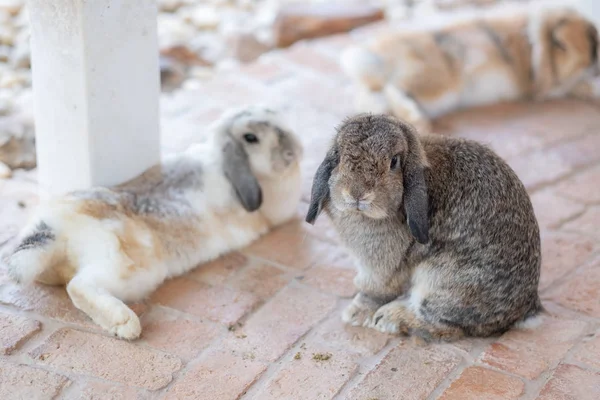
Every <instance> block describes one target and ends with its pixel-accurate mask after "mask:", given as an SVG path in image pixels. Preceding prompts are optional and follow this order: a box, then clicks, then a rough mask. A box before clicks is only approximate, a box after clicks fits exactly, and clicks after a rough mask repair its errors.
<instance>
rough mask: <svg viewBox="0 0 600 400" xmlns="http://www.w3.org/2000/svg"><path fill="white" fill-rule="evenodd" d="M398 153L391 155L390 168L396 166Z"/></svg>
mask: <svg viewBox="0 0 600 400" xmlns="http://www.w3.org/2000/svg"><path fill="white" fill-rule="evenodd" d="M398 159H399V157H398V155H395V156H394V157H392V161H391V162H390V169H395V168H396V167H397V166H398Z"/></svg>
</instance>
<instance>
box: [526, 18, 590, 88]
mask: <svg viewBox="0 0 600 400" xmlns="http://www.w3.org/2000/svg"><path fill="white" fill-rule="evenodd" d="M592 33H595V28H594V27H593V25H591V24H590V23H589V22H588V21H586V20H585V19H584V18H582V17H581V16H580V15H578V14H576V13H573V12H569V11H557V12H552V13H548V14H547V15H546V16H545V18H544V20H543V21H541V24H540V26H539V30H538V31H537V32H534V35H535V37H533V38H532V39H533V40H535V42H536V43H537V46H540V49H541V52H540V62H539V67H538V69H537V70H536V91H537V92H538V93H540V94H545V93H546V92H548V91H549V90H551V89H552V88H553V87H555V86H556V84H557V83H562V82H564V81H567V80H568V79H570V78H573V77H575V76H577V74H580V73H581V72H583V71H584V70H585V69H586V68H588V67H589V66H591V64H592V59H591V46H592V43H593V42H592V37H591V34H592ZM561 46H564V47H565V48H566V49H567V50H566V51H565V50H563V49H561V48H560V47H561Z"/></svg>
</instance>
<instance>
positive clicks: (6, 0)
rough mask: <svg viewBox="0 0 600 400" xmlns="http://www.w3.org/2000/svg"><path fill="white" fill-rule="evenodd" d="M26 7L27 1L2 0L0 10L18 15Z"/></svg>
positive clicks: (0, 0)
mask: <svg viewBox="0 0 600 400" xmlns="http://www.w3.org/2000/svg"><path fill="white" fill-rule="evenodd" d="M23 5H25V0H0V10H3V11H6V12H8V13H9V14H11V15H17V14H18V13H19V11H21V8H23Z"/></svg>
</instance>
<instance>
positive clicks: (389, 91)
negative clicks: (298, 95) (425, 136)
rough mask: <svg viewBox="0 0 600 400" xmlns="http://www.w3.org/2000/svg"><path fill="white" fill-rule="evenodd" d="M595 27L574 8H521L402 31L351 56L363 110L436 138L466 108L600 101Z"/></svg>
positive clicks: (345, 61) (347, 62) (350, 70)
mask: <svg viewBox="0 0 600 400" xmlns="http://www.w3.org/2000/svg"><path fill="white" fill-rule="evenodd" d="M597 48H598V33H597V31H596V28H595V27H594V25H593V24H592V23H591V22H590V21H588V20H587V19H585V18H584V17H582V16H581V15H580V14H579V13H578V12H576V11H574V10H571V9H568V8H557V7H552V8H549V7H544V8H542V9H541V10H540V9H537V8H536V9H534V10H527V9H525V10H524V9H522V8H521V9H517V10H510V12H506V13H500V15H492V16H487V15H484V16H479V17H476V16H471V17H469V18H468V19H463V20H461V21H460V22H454V23H451V24H446V26H443V27H439V26H438V27H435V28H427V29H421V30H417V31H414V30H413V31H404V32H394V33H391V34H386V35H383V36H379V37H376V38H374V40H372V41H371V42H370V43H367V44H365V45H360V46H352V47H350V48H348V49H347V50H345V51H344V53H343V54H342V57H341V65H342V67H343V69H344V70H345V72H346V74H347V75H349V76H350V77H351V78H352V79H353V81H354V82H355V83H356V86H357V93H356V98H355V103H356V108H357V111H361V112H374V113H390V114H393V115H395V116H396V117H398V118H401V119H404V120H406V121H408V122H410V123H412V124H413V125H415V126H416V127H417V128H418V129H419V130H420V131H421V132H427V131H430V129H431V126H430V121H431V120H432V119H435V118H437V117H440V116H442V115H444V114H447V113H449V112H452V111H456V110H459V109H462V108H468V107H475V106H484V105H490V104H494V103H500V102H506V101H516V100H527V99H534V100H545V99H550V98H557V97H565V96H575V97H579V98H585V99H593V98H598V97H600V87H599V86H598V84H597V83H595V82H594V81H593V80H592V78H594V77H595V76H597V75H598V73H599V72H600V70H599V66H598V60H597Z"/></svg>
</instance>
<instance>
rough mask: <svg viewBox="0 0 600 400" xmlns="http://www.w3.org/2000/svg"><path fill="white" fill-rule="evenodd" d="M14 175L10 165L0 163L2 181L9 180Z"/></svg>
mask: <svg viewBox="0 0 600 400" xmlns="http://www.w3.org/2000/svg"><path fill="white" fill-rule="evenodd" d="M11 175H12V170H11V169H10V168H9V166H8V165H6V164H4V163H3V162H2V161H0V179H8V178H10V177H11Z"/></svg>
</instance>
